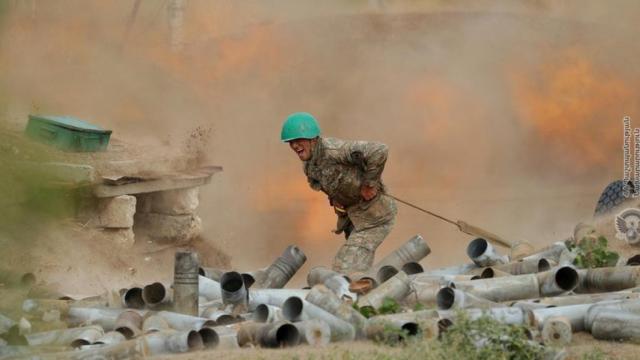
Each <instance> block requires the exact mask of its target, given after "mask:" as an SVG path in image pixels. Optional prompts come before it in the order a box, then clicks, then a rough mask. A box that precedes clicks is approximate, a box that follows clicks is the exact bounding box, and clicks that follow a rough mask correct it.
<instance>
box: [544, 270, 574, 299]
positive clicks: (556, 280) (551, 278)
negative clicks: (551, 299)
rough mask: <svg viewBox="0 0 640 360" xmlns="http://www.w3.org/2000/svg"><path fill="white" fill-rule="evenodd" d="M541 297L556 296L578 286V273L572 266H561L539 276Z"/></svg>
mask: <svg viewBox="0 0 640 360" xmlns="http://www.w3.org/2000/svg"><path fill="white" fill-rule="evenodd" d="M537 276H538V282H539V283H540V295H541V296H554V295H560V294H563V293H566V292H568V291H571V290H573V289H575V288H576V286H578V272H577V271H576V270H575V269H574V268H572V267H570V266H561V267H557V268H555V269H552V270H549V271H545V272H541V273H538V274H537Z"/></svg>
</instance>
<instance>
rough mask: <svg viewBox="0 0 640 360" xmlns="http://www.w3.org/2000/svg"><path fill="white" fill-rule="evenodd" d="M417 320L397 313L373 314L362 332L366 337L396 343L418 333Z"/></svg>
mask: <svg viewBox="0 0 640 360" xmlns="http://www.w3.org/2000/svg"><path fill="white" fill-rule="evenodd" d="M420 330H421V329H420V325H418V321H416V320H414V319H409V318H408V317H407V316H402V315H399V314H393V315H381V316H374V317H372V318H370V319H368V320H367V323H366V325H365V327H364V332H365V335H366V337H367V339H371V340H374V341H383V342H386V343H397V342H401V341H404V340H406V338H407V337H409V336H416V335H418V334H419V333H420Z"/></svg>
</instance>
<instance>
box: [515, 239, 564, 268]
mask: <svg viewBox="0 0 640 360" xmlns="http://www.w3.org/2000/svg"><path fill="white" fill-rule="evenodd" d="M566 250H569V249H567V245H565V243H564V241H558V242H556V243H553V244H551V245H549V246H547V247H545V248H542V249H540V250H538V251H537V252H535V253H533V254H530V255H528V256H525V257H524V258H523V259H522V260H525V261H529V260H539V259H547V260H552V261H554V262H556V263H557V262H559V261H560V255H561V254H562V252H563V251H566Z"/></svg>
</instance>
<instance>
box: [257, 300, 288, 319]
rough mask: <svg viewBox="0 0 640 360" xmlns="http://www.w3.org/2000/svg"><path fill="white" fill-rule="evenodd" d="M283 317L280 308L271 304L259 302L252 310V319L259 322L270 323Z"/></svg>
mask: <svg viewBox="0 0 640 360" xmlns="http://www.w3.org/2000/svg"><path fill="white" fill-rule="evenodd" d="M283 319H284V317H283V316H282V309H280V308H279V307H277V306H273V305H267V304H260V305H258V306H257V307H256V309H255V311H254V312H253V320H254V321H255V322H259V323H271V322H276V321H280V320H283Z"/></svg>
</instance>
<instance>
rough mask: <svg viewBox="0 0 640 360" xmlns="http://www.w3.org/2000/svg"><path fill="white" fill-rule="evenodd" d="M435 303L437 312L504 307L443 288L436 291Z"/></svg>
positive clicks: (458, 291)
mask: <svg viewBox="0 0 640 360" xmlns="http://www.w3.org/2000/svg"><path fill="white" fill-rule="evenodd" d="M436 302H437V305H438V310H449V309H466V308H479V309H488V308H492V307H504V305H501V304H498V303H495V302H492V301H489V300H485V299H482V298H479V297H477V296H474V295H472V294H468V293H465V292H464V291H460V290H456V289H452V288H449V287H444V288H442V289H440V290H439V291H438V294H437V295H436Z"/></svg>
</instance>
